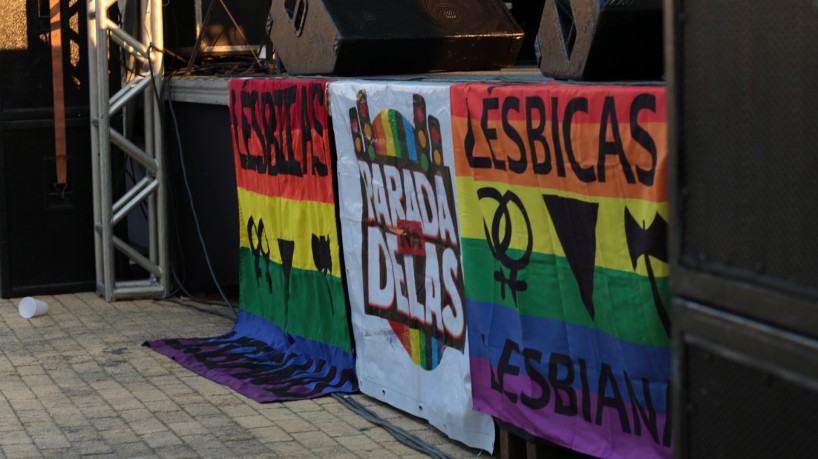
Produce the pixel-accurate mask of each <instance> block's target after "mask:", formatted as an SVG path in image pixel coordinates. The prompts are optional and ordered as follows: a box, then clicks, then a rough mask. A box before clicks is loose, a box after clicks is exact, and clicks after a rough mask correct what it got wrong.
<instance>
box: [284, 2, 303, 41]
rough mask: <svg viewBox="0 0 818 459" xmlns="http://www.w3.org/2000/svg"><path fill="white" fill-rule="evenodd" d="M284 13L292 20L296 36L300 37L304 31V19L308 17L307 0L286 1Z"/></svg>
mask: <svg viewBox="0 0 818 459" xmlns="http://www.w3.org/2000/svg"><path fill="white" fill-rule="evenodd" d="M284 12H286V13H287V17H288V18H290V24H292V26H293V30H295V36H297V37H300V36H301V32H303V31H304V18H306V17H307V0H285V1H284Z"/></svg>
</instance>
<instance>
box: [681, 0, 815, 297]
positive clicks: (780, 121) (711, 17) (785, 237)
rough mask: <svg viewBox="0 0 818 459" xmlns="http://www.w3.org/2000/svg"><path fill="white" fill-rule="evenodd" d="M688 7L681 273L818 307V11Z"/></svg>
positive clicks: (703, 0) (708, 0) (754, 5)
mask: <svg viewBox="0 0 818 459" xmlns="http://www.w3.org/2000/svg"><path fill="white" fill-rule="evenodd" d="M683 4H684V7H683V9H684V17H685V20H684V22H683V23H681V24H680V30H681V34H680V38H681V40H680V43H681V45H680V46H681V49H680V52H681V61H680V63H681V67H680V68H682V69H683V71H682V78H681V79H680V89H681V93H680V114H681V117H682V118H681V125H680V128H681V131H680V132H679V138H680V139H681V143H680V148H681V149H680V151H682V153H681V154H680V161H679V166H680V172H681V174H682V176H681V178H682V184H683V188H682V215H681V219H682V222H681V223H682V235H683V236H682V247H681V250H682V263H683V264H685V265H688V266H690V265H698V266H700V267H703V268H702V269H712V270H714V271H716V272H717V274H725V273H727V274H728V275H729V273H737V275H741V276H746V275H748V274H749V275H750V277H751V278H753V280H757V281H759V282H761V283H768V284H770V285H778V286H783V289H784V290H788V291H794V292H801V293H805V292H806V293H808V294H809V296H811V297H814V296H816V294H815V292H816V291H818V289H816V288H818V237H816V233H818V231H816V229H817V228H818V184H816V175H817V174H818V83H816V81H818V80H816V77H817V76H818V6H816V3H815V2H813V1H807V0H780V1H775V2H747V1H744V0H720V1H713V0H685V1H684V2H683ZM699 262H706V263H701V264H700V265H699ZM723 267H726V268H727V269H722V268H723ZM804 287H809V288H808V289H806V290H805V289H804Z"/></svg>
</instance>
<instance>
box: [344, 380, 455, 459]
mask: <svg viewBox="0 0 818 459" xmlns="http://www.w3.org/2000/svg"><path fill="white" fill-rule="evenodd" d="M332 398H334V399H335V400H338V402H340V403H341V404H342V405H344V406H345V407H347V408H349V409H350V410H351V411H352V412H354V413H355V414H357V415H358V416H361V417H362V418H364V419H366V420H367V421H369V422H371V423H373V424H375V425H378V426H380V427H383V428H384V429H385V430H386V431H387V432H389V433H390V434H391V435H392V436H393V437H395V439H396V440H397V441H399V442H400V443H402V444H404V445H406V446H408V447H409V448H412V449H414V450H415V451H418V452H421V453H423V454H426V455H428V456H429V457H433V458H435V459H451V456H449V455H448V454H446V453H444V452H443V451H441V450H439V449H437V448H435V447H434V446H432V445H430V444H428V443H426V442H424V441H423V440H421V439H420V438H418V437H417V436H415V435H412V434H411V433H409V432H407V431H405V430H403V429H402V428H400V427H398V426H396V425H394V424H392V423H390V422H389V421H387V420H385V419H383V418H381V417H379V416H378V415H377V414H375V413H373V412H372V411H370V410H368V409H367V408H366V407H365V406H363V405H361V404H360V403H359V402H358V401H356V400H355V399H353V398H352V397H350V396H349V395H346V394H339V393H333V394H332Z"/></svg>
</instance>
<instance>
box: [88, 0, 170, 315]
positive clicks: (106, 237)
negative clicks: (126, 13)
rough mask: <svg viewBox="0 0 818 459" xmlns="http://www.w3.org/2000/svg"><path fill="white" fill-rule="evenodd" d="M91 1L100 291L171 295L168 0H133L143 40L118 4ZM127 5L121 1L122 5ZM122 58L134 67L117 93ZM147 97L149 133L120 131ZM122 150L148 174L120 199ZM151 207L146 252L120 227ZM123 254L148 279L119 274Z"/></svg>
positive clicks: (116, 296) (111, 296)
mask: <svg viewBox="0 0 818 459" xmlns="http://www.w3.org/2000/svg"><path fill="white" fill-rule="evenodd" d="M87 1H88V50H89V52H88V56H89V58H88V65H89V82H90V114H91V147H92V175H93V195H94V200H93V205H94V230H95V231H94V233H95V247H94V249H95V255H96V284H97V293H98V294H100V295H101V296H103V297H104V298H105V300H106V301H115V300H120V299H128V298H150V297H157V296H165V295H167V294H168V292H169V285H170V275H169V274H170V269H169V263H170V262H169V260H170V256H169V247H168V236H167V215H168V212H167V182H166V177H165V168H164V162H165V158H164V147H163V127H162V116H161V109H162V106H161V96H160V95H161V88H162V83H163V78H162V75H163V73H164V60H163V54H162V50H163V46H164V40H163V18H162V2H161V1H160V0H131V1H137V2H139V5H138V7H137V8H136V9H134V10H130V11H138V15H139V17H137V18H133V19H135V20H136V21H135V23H136V24H139V26H138V30H139V32H138V35H139V37H138V38H135V37H134V36H132V35H131V34H129V33H127V32H126V31H125V30H124V29H123V27H122V26H121V25H119V24H117V23H115V22H114V21H113V20H112V19H111V18H110V17H109V13H110V9H111V8H112V7H113V6H114V5H115V4H117V0H87ZM126 1H127V0H124V1H123V0H119V3H120V5H121V6H122V5H125V3H126ZM121 10H124V8H122V9H121ZM127 19H128V20H129V21H130V20H131V18H127ZM133 28H134V29H137V28H135V27H133ZM114 53H121V55H122V56H124V57H123V62H127V63H128V66H129V69H128V70H127V71H125V72H123V77H122V85H121V89H119V90H118V91H117V92H116V93H114V94H113V95H111V85H110V72H109V58H110V56H111V55H113V54H114ZM139 96H142V100H141V104H142V112H143V114H144V123H143V129H140V131H142V132H139V133H136V132H129V131H132V130H131V129H124V128H123V129H121V130H118V129H117V128H116V126H112V122H111V121H112V119H113V118H114V117H118V116H120V115H121V116H123V117H124V118H126V119H127V117H129V116H133V115H134V113H135V110H134V108H133V107H134V104H133V103H137V102H139V100H138V97H139ZM132 102H133V103H132ZM127 124H128V123H123V126H126V125H127ZM137 134H138V135H137ZM114 146H115V147H118V149H119V150H121V151H122V152H124V153H125V155H127V156H126V157H127V158H130V159H132V160H133V161H135V162H136V163H138V164H139V165H141V166H142V167H144V169H145V174H144V177H142V178H141V179H139V180H133V182H135V183H129V184H126V190H125V191H124V192H123V193H122V195H121V197H119V198H118V199H116V201H114V179H113V177H112V175H113V174H112V164H113V161H112V151H113V147H114ZM143 206H144V208H145V215H146V216H145V219H146V220H147V227H148V231H147V233H148V234H147V238H148V243H147V248H144V249H140V248H137V247H134V246H133V245H132V244H131V243H130V242H129V241H125V240H123V239H121V238H120V237H118V236H117V235H115V233H114V229H115V227H117V225H119V224H127V217H128V214H129V213H130V212H131V211H133V210H134V209H138V208H140V207H143ZM116 251H119V252H121V253H122V254H124V255H125V256H126V257H127V259H128V262H129V263H130V264H135V265H138V266H139V267H141V268H142V269H144V271H145V272H146V273H147V276H148V277H147V278H144V279H136V280H134V279H129V278H128V277H130V276H125V274H127V273H121V272H119V273H118V272H116V269H115V263H114V260H115V255H116V254H115V252H116ZM145 252H147V253H145Z"/></svg>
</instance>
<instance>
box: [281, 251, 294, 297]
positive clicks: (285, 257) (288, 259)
mask: <svg viewBox="0 0 818 459" xmlns="http://www.w3.org/2000/svg"><path fill="white" fill-rule="evenodd" d="M278 250H279V252H281V267H282V268H284V282H285V284H286V289H287V292H289V291H290V271H291V270H292V268H293V253H294V252H295V241H288V240H286V239H279V240H278Z"/></svg>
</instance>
